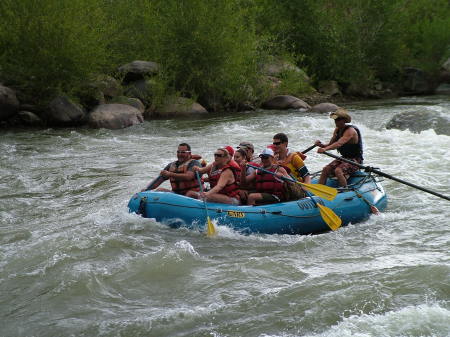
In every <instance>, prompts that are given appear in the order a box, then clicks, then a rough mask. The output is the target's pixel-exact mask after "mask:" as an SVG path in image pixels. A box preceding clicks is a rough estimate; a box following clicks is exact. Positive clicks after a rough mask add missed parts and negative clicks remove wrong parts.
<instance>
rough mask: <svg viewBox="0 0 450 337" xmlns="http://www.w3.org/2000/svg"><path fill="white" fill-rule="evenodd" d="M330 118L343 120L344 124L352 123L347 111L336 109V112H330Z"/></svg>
mask: <svg viewBox="0 0 450 337" xmlns="http://www.w3.org/2000/svg"><path fill="white" fill-rule="evenodd" d="M330 118H332V119H334V120H336V119H338V118H343V119H345V122H346V123H350V122H351V121H352V117H351V116H350V115H349V114H348V112H347V110H345V109H344V108H338V109H337V110H336V111H333V112H330Z"/></svg>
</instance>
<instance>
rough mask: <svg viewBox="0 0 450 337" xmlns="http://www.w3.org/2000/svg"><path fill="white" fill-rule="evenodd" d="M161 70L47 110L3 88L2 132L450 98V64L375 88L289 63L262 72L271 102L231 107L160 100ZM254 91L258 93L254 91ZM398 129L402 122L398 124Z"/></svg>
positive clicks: (130, 75)
mask: <svg viewBox="0 0 450 337" xmlns="http://www.w3.org/2000/svg"><path fill="white" fill-rule="evenodd" d="M159 71H160V65H159V64H157V63H155V62H151V61H133V62H131V63H128V64H125V65H123V66H121V67H119V68H118V71H117V76H116V77H112V76H108V75H99V76H97V77H96V78H95V79H94V80H92V81H90V82H89V83H87V84H86V86H85V89H84V90H83V91H82V92H81V93H79V94H78V95H77V96H75V97H73V96H72V97H69V96H67V95H60V96H57V97H55V98H54V99H53V100H51V101H50V102H49V103H48V104H47V105H46V106H39V105H36V104H30V103H29V102H22V101H21V100H20V92H17V91H15V90H13V89H12V88H10V87H7V86H3V85H1V84H0V125H1V126H2V127H14V126H32V127H43V126H44V127H46V126H52V127H73V126H80V127H90V128H107V129H120V128H125V127H129V126H132V125H135V124H139V123H142V122H143V121H144V120H150V119H157V118H177V117H189V116H196V115H204V114H207V113H208V112H217V111H230V112H231V111H233V112H239V111H248V110H254V109H256V108H263V109H277V110H283V109H296V110H299V111H314V112H320V113H326V112H330V111H334V110H335V109H336V108H337V107H338V105H340V104H341V105H345V103H348V102H351V101H353V100H359V99H361V98H364V99H379V98H387V97H395V96H398V95H422V94H432V93H435V92H448V93H450V59H449V60H447V61H446V62H445V63H444V64H443V65H442V72H441V74H439V76H438V77H437V78H436V77H434V78H431V77H430V76H428V75H427V74H425V73H424V72H423V71H421V70H420V69H413V68H407V69H405V71H404V74H402V78H403V80H402V81H401V82H399V83H398V84H396V85H394V84H390V83H382V82H373V83H372V84H371V85H370V86H369V85H367V84H366V85H364V86H358V85H357V84H355V83H352V84H342V83H338V82H337V81H332V80H330V81H321V82H319V83H318V84H317V85H316V87H313V86H312V85H311V80H310V78H309V77H308V75H307V74H306V73H305V72H303V71H302V70H301V69H299V68H297V67H296V66H295V65H292V64H290V63H288V62H285V61H277V62H274V63H272V64H268V65H265V66H264V67H262V71H261V80H262V81H264V82H265V83H266V84H267V88H268V92H267V93H266V95H265V96H266V97H264V98H261V97H254V99H253V100H249V101H245V102H241V103H239V104H235V105H234V106H227V105H224V104H223V103H220V102H214V100H213V99H209V98H208V99H204V98H203V99H202V101H201V102H197V101H195V100H194V99H192V98H190V97H181V96H179V95H170V96H166V97H163V98H161V97H157V96H156V95H155V92H156V91H157V87H158V82H157V75H158V73H159ZM286 72H288V73H291V74H294V76H295V79H296V80H298V81H300V82H302V83H301V87H302V88H304V90H303V91H304V93H302V94H301V95H299V96H300V97H297V96H295V95H292V94H290V93H289V92H282V89H281V90H280V88H281V87H282V84H283V80H284V76H285V74H286ZM249 90H250V91H251V90H252V88H249ZM397 124H398V123H397ZM392 125H396V123H392Z"/></svg>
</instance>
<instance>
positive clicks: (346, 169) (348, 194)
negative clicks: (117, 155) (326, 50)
mask: <svg viewBox="0 0 450 337" xmlns="http://www.w3.org/2000/svg"><path fill="white" fill-rule="evenodd" d="M330 118H332V119H333V120H334V121H335V124H336V128H335V130H334V132H333V136H332V138H331V140H330V142H329V143H328V144H323V143H321V142H320V141H316V142H315V144H314V145H312V146H310V147H309V148H307V149H306V150H304V151H303V152H300V153H299V154H300V155H301V156H302V159H304V158H305V156H304V154H305V153H307V152H308V151H310V150H312V149H313V148H314V147H316V146H318V147H319V149H318V151H317V152H318V153H321V154H325V155H327V156H330V157H332V158H334V161H333V162H332V163H330V164H329V165H327V166H325V167H324V169H323V170H322V171H321V175H320V177H319V178H314V179H313V180H312V181H311V179H310V177H309V176H308V175H309V173H308V172H307V169H306V166H305V167H303V164H302V172H303V179H299V180H297V179H296V178H297V177H298V175H297V176H296V175H294V174H292V173H293V172H291V169H292V165H290V167H288V166H284V165H283V166H280V168H281V169H277V167H278V166H279V165H276V159H277V158H278V156H277V154H278V153H279V152H283V151H284V152H285V154H286V153H289V150H288V149H287V148H286V147H287V136H285V135H284V134H282V133H281V134H277V135H275V136H274V142H273V144H271V145H270V146H268V147H267V148H266V149H264V150H263V151H262V153H261V155H260V156H259V161H258V157H254V156H252V154H253V149H254V148H253V145H252V144H251V143H249V142H242V143H241V144H245V146H243V147H242V149H243V150H247V151H248V150H249V149H251V152H250V153H248V156H247V158H246V159H247V160H245V159H244V160H243V161H241V160H239V161H240V169H241V172H240V173H242V175H241V178H239V172H238V168H239V165H238V164H237V163H236V162H235V161H234V160H233V159H232V157H231V156H232V153H234V149H232V148H231V147H230V146H227V147H224V148H219V149H218V150H217V152H216V153H217V156H216V154H215V162H214V163H211V164H209V165H202V167H200V165H199V162H198V161H195V164H196V166H194V164H192V161H193V159H192V158H191V156H190V146H189V145H187V144H186V143H182V144H180V146H182V148H180V147H179V148H178V151H177V157H178V160H177V161H176V162H174V163H171V164H169V165H167V166H166V168H165V170H163V171H161V175H160V176H159V177H158V178H156V179H155V180H154V181H152V182H151V183H150V184H149V185H148V186H147V187H146V188H145V189H144V190H143V191H141V192H139V193H136V194H135V195H134V196H133V197H132V198H131V199H130V201H129V203H128V208H129V211H130V212H132V213H136V214H139V215H141V216H143V217H145V218H151V219H154V220H156V221H157V222H159V223H162V224H165V225H168V226H170V227H173V228H178V227H186V228H189V229H193V230H200V231H204V232H205V233H206V234H207V235H208V236H213V235H215V234H216V233H217V231H216V226H226V227H229V228H231V229H233V230H235V231H237V232H240V233H243V234H251V233H260V234H303V235H307V234H318V233H323V232H327V231H330V230H337V229H338V228H339V227H341V226H346V225H348V224H349V223H352V224H354V223H358V222H361V221H365V220H367V219H368V218H369V217H370V215H371V214H378V213H379V211H383V210H385V209H386V207H387V195H386V192H385V190H384V188H383V186H382V185H381V184H380V179H379V178H378V176H382V177H384V178H388V179H393V180H395V181H397V182H400V183H403V184H405V185H408V186H410V187H414V188H417V189H420V190H422V191H424V192H427V193H430V194H433V195H435V196H438V197H440V198H443V199H446V200H450V198H448V197H447V196H444V195H442V194H440V193H437V192H434V191H431V190H428V189H426V188H423V187H420V186H418V185H415V184H412V183H408V182H406V181H404V180H401V179H399V178H396V177H393V176H391V175H389V174H386V173H384V172H382V171H380V170H378V169H374V168H372V167H370V166H364V165H363V164H362V162H363V148H362V139H361V133H360V131H359V129H358V128H357V127H356V126H354V125H353V124H351V123H350V122H351V117H350V115H349V114H348V112H347V111H346V110H345V109H338V110H337V111H335V112H332V113H330ZM280 135H281V137H280ZM279 138H281V141H280V139H279ZM283 142H285V146H284V150H283V145H282V143H283ZM238 148H239V147H238ZM272 149H274V150H275V154H274V151H273V150H272ZM334 149H336V150H338V152H340V154H341V156H336V155H334V154H331V153H329V152H328V151H329V150H334ZM243 150H241V151H240V153H241V154H242V153H243V154H245V151H243ZM277 150H278V153H277ZM230 154H231V155H230ZM241 154H239V156H240V155H241ZM268 157H269V159H270V160H269V161H268V160H267V159H266V158H268ZM271 158H272V159H271ZM280 162H281V161H280ZM301 162H302V163H303V161H301ZM283 163H285V162H284V161H283ZM179 167H181V169H179ZM188 167H191V168H192V170H188ZM169 168H172V169H171V170H169ZM249 169H250V170H252V171H250V172H249V171H248V170H249ZM283 169H286V170H287V171H288V173H290V174H289V175H286V171H283ZM211 170H214V174H215V175H213V176H212V177H214V183H212V182H210V183H211V190H212V191H215V192H214V194H211V193H208V191H206V192H205V191H204V190H203V189H204V187H203V184H204V181H203V180H201V178H200V175H199V174H198V173H199V172H200V173H201V174H203V173H207V172H209V171H211ZM305 170H306V171H305ZM222 171H223V172H226V175H224V177H222V179H221V177H220V175H221V172H222ZM217 172H219V175H217ZM246 172H247V173H246ZM251 172H254V173H253V175H252V176H253V177H256V185H253V190H250V191H248V193H244V194H242V193H238V192H242V191H238V189H239V185H240V179H244V180H245V175H246V174H252V173H251ZM280 172H281V173H280ZM305 172H306V173H305ZM255 173H256V175H255ZM306 176H308V177H307V178H306V179H305V177H306ZM242 177H243V178H242ZM258 177H259V178H258ZM268 177H272V178H268ZM164 179H170V182H171V185H172V187H173V188H174V187H175V188H176V187H177V186H179V185H180V184H179V183H177V179H179V180H178V182H180V181H181V182H182V183H181V185H182V186H184V187H185V186H189V187H190V188H191V190H190V191H187V192H186V191H184V192H185V193H182V192H179V191H175V192H173V191H170V190H167V189H163V188H159V189H155V188H156V187H158V186H159V185H160V184H161V183H162V182H163V181H164ZM258 179H259V180H258ZM261 179H263V180H264V184H262V183H261ZM206 180H208V179H206ZM300 180H302V181H300ZM268 181H269V186H270V187H271V188H272V187H273V188H274V189H275V190H274V191H279V188H280V186H284V189H286V190H292V187H290V188H286V187H287V186H293V185H295V186H297V187H298V188H300V190H301V191H302V193H301V195H300V194H299V195H298V197H297V198H294V199H292V198H290V199H289V198H283V197H282V194H278V193H277V194H274V195H273V196H274V197H275V198H270V197H267V196H265V195H267V193H269V195H270V190H267V186H268V184H267V182H268ZM303 181H307V182H308V183H305V182H303ZM261 186H266V188H265V189H263V190H261V188H262V187H261ZM255 188H256V189H255ZM255 192H264V193H263V194H262V195H264V196H265V197H264V198H262V199H261V198H260V199H261V204H258V203H256V204H255V203H254V202H250V201H249V202H250V204H247V205H246V204H245V201H246V199H245V198H247V197H248V195H250V196H252V195H255ZM252 193H253V194H252ZM274 193H275V192H274ZM257 194H258V193H257ZM227 195H228V196H227ZM258 195H260V194H258ZM253 199H254V198H252V197H250V198H249V200H253ZM271 199H274V200H271ZM275 199H277V200H275ZM280 199H281V200H280ZM264 201H266V202H265V203H264ZM269 202H270V203H269Z"/></svg>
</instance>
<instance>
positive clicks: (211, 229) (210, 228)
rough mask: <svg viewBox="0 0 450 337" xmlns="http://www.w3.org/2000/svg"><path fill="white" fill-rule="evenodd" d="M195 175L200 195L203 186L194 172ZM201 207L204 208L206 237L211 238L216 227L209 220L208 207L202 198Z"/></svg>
mask: <svg viewBox="0 0 450 337" xmlns="http://www.w3.org/2000/svg"><path fill="white" fill-rule="evenodd" d="M195 175H196V176H197V181H198V185H199V186H200V193H203V185H202V181H201V179H200V175H199V174H198V171H196V172H195ZM203 205H204V206H205V213H206V223H207V226H206V235H208V236H213V235H215V234H216V227H215V226H214V224H213V223H212V222H211V219H210V218H209V214H208V207H207V206H206V200H205V198H203Z"/></svg>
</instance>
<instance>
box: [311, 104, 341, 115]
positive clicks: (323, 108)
mask: <svg viewBox="0 0 450 337" xmlns="http://www.w3.org/2000/svg"><path fill="white" fill-rule="evenodd" d="M338 108H339V107H338V106H337V105H336V104H333V103H319V104H316V105H314V106H313V107H312V108H311V110H310V111H311V112H318V113H329V112H333V111H336V110H337V109H338Z"/></svg>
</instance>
